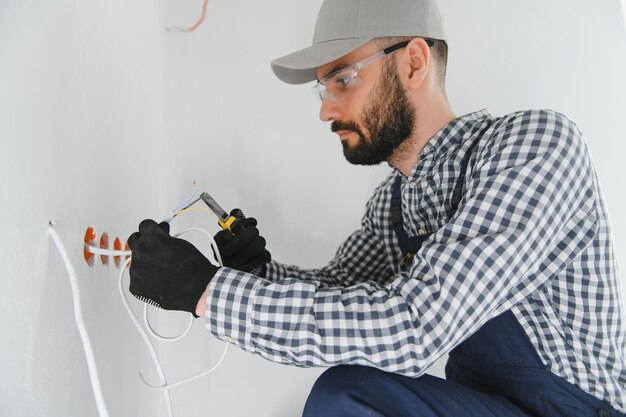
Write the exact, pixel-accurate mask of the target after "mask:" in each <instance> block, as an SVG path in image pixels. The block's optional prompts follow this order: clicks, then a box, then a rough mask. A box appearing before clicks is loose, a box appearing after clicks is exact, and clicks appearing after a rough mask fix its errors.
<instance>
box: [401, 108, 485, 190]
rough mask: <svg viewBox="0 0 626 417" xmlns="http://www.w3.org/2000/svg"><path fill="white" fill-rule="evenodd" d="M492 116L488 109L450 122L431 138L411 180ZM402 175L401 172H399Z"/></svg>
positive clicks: (413, 171)
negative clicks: (481, 122)
mask: <svg viewBox="0 0 626 417" xmlns="http://www.w3.org/2000/svg"><path fill="white" fill-rule="evenodd" d="M490 117H491V114H490V113H489V112H488V111H487V109H482V110H478V111H475V112H472V113H468V114H465V115H463V116H459V117H457V118H456V119H454V120H452V121H450V122H449V123H448V124H446V125H445V126H444V127H443V128H441V130H439V131H438V132H437V133H435V135H434V136H433V137H431V138H430V139H429V140H428V142H427V143H426V145H425V146H424V148H423V149H422V151H421V152H420V154H419V156H418V157H417V162H416V163H415V165H414V166H413V169H412V170H411V173H410V174H409V178H412V177H415V176H416V175H419V174H418V172H420V171H421V170H420V167H422V166H424V165H430V164H426V162H427V161H432V160H436V159H437V158H439V157H440V156H441V155H444V154H446V153H447V152H448V151H449V150H450V149H451V148H455V147H457V146H458V144H459V143H460V142H461V141H462V140H463V137H464V136H465V134H466V133H467V132H469V131H471V129H472V128H473V127H474V126H475V125H476V122H477V121H479V120H484V119H486V118H490ZM397 172H398V173H400V171H397Z"/></svg>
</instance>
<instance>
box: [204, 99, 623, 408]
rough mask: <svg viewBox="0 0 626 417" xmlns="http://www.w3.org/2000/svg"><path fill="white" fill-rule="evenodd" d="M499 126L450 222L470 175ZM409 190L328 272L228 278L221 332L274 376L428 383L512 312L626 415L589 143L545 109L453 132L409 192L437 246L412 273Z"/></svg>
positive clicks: (374, 204)
mask: <svg viewBox="0 0 626 417" xmlns="http://www.w3.org/2000/svg"><path fill="white" fill-rule="evenodd" d="M488 123H490V126H489V128H488V129H487V130H486V131H485V133H484V135H483V136H482V137H481V138H480V139H479V141H478V143H477V145H476V147H475V148H474V149H473V151H472V154H471V157H470V159H469V165H468V167H467V173H466V176H465V180H464V181H465V182H464V188H463V190H464V192H463V197H462V200H461V202H460V204H459V207H458V210H456V212H455V213H454V214H453V215H452V216H451V218H447V216H448V215H447V212H448V210H447V208H448V207H449V204H450V198H451V195H452V190H453V188H454V185H455V183H456V180H457V178H458V177H459V176H460V175H461V173H460V170H461V168H460V165H461V163H460V161H461V160H462V159H463V157H464V155H465V153H467V152H468V149H469V147H470V144H471V143H472V141H473V139H475V137H476V135H478V132H480V131H481V130H483V127H485V126H487V124H488ZM399 175H401V174H400V173H399V172H397V171H395V170H393V171H392V172H391V173H390V175H389V176H388V177H387V179H386V180H385V181H383V182H382V184H381V185H379V186H378V187H377V188H376V190H375V192H374V195H373V196H372V198H371V199H370V200H369V202H368V203H367V205H366V211H365V214H364V216H363V218H362V222H361V228H360V229H359V230H357V231H355V232H354V233H353V234H352V235H350V236H349V237H348V238H347V240H346V241H345V242H344V243H343V244H342V245H341V246H340V247H339V249H338V251H337V253H336V255H335V257H334V259H332V260H331V261H330V263H329V264H328V265H327V266H325V267H323V268H321V269H302V268H298V267H296V266H290V265H284V264H281V263H278V262H276V261H272V262H271V263H270V264H268V265H267V271H266V277H265V278H261V277H258V276H255V275H252V274H248V273H244V272H240V271H236V270H233V269H229V268H222V269H220V270H219V271H218V273H217V274H216V275H215V277H214V278H213V279H212V281H211V283H210V284H209V296H208V299H207V304H206V317H207V319H206V324H207V328H208V330H209V331H210V332H211V333H212V334H213V335H215V336H216V337H218V338H220V339H222V340H226V341H229V342H230V343H233V344H236V345H237V346H239V347H240V348H242V349H244V350H246V351H249V352H253V353H257V354H259V355H261V356H263V357H265V358H267V359H269V360H272V361H275V362H280V363H285V364H292V365H297V366H332V365H339V364H352V365H367V366H374V367H377V368H380V369H382V370H385V371H389V372H395V373H399V374H403V375H407V376H412V377H416V376H419V375H421V374H423V373H424V372H425V371H426V370H427V368H428V367H429V366H430V365H432V364H433V363H434V362H435V361H436V360H437V359H439V358H441V357H442V356H443V355H445V354H446V353H448V352H449V351H450V350H452V349H453V348H454V347H455V346H457V345H458V344H459V343H461V342H462V341H463V340H465V339H466V338H467V337H469V336H470V335H471V334H472V333H473V332H474V331H476V330H477V329H478V328H480V327H481V326H482V325H483V324H484V323H485V322H487V321H488V320H489V319H491V318H493V317H496V316H498V315H499V314H501V313H503V312H505V311H507V310H512V312H513V313H514V315H515V317H516V318H517V320H518V321H519V322H520V323H521V325H522V327H523V329H524V330H525V332H526V334H527V335H528V338H529V339H530V341H531V343H532V345H533V346H534V348H535V349H536V351H537V353H538V354H539V356H540V358H541V359H542V361H543V363H544V364H545V366H546V368H547V369H549V370H550V371H552V372H553V373H554V374H556V375H559V376H561V377H563V378H565V379H566V380H567V381H569V382H571V383H573V384H575V385H577V386H579V387H580V388H582V389H583V390H584V391H586V392H588V393H590V394H591V395H593V396H595V397H597V398H599V399H602V400H605V401H607V402H609V403H611V404H612V405H613V406H614V407H615V408H617V409H618V410H621V411H622V412H626V369H625V361H624V358H625V354H626V338H625V329H624V325H623V316H622V300H621V290H620V283H619V281H620V279H619V273H618V268H617V263H616V260H615V256H614V252H613V247H612V238H611V233H610V229H609V223H608V219H607V212H606V207H605V204H604V202H603V199H602V195H601V191H600V188H599V185H598V179H597V176H596V173H595V169H594V167H593V165H592V162H591V160H590V156H589V153H588V151H587V148H586V145H585V144H584V142H583V140H582V137H581V133H580V131H579V130H578V128H577V127H576V126H575V125H574V124H573V123H572V122H571V121H569V120H568V119H567V118H565V117H564V116H563V115H561V114H558V113H555V112H552V111H545V110H537V111H524V112H517V113H512V114H509V115H506V116H504V117H500V118H494V117H492V116H491V115H490V114H489V113H488V112H487V111H485V110H483V111H480V112H475V113H472V114H468V115H465V116H462V117H459V118H457V119H455V120H453V121H452V122H450V123H448V124H447V125H446V126H445V127H444V128H443V129H442V130H440V131H439V132H438V133H437V134H436V135H435V136H434V137H433V138H431V139H430V141H429V142H428V144H427V145H426V146H425V147H424V149H423V150H422V152H421V153H420V155H419V157H418V160H417V163H416V164H415V165H414V167H413V169H412V172H411V173H410V175H409V176H408V177H406V178H404V177H403V179H402V212H403V218H404V229H405V231H406V232H407V234H408V235H409V236H416V235H425V234H430V236H429V238H428V239H427V240H426V241H425V243H424V244H423V245H422V247H421V249H420V250H419V251H418V253H417V254H416V255H415V257H414V258H413V261H412V264H411V265H410V267H409V268H408V269H406V270H404V269H401V268H400V267H399V263H400V260H401V257H402V255H403V254H402V253H401V250H400V247H399V245H398V243H397V239H396V236H395V235H394V231H393V227H392V224H391V220H390V200H391V187H392V184H393V182H394V180H395V179H396V178H397V176H399Z"/></svg>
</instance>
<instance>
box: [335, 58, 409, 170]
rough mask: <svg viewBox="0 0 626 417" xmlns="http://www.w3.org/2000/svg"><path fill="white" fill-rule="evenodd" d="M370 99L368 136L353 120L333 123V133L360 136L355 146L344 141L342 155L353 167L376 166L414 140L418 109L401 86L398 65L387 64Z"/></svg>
mask: <svg viewBox="0 0 626 417" xmlns="http://www.w3.org/2000/svg"><path fill="white" fill-rule="evenodd" d="M391 62H394V61H391ZM370 97H371V98H370V101H369V103H368V104H367V105H366V106H365V107H364V109H363V113H362V119H363V124H364V125H365V127H366V128H367V131H368V132H369V134H370V136H369V137H368V136H366V135H365V134H364V133H363V131H362V129H361V128H360V127H359V126H358V125H357V124H356V123H355V122H353V121H347V122H341V121H334V122H332V124H331V130H332V131H333V132H337V131H339V130H345V131H351V132H355V133H356V134H357V135H358V136H359V141H358V143H357V144H355V145H354V146H352V147H351V146H350V145H348V143H347V142H342V145H343V154H344V156H345V157H346V159H347V160H348V162H350V163H351V164H355V165H377V164H380V163H381V162H383V161H389V160H390V159H391V158H392V157H397V156H398V155H394V152H396V151H400V149H401V147H400V145H402V144H403V143H405V142H406V141H407V140H408V139H409V138H410V137H411V133H412V132H413V127H414V125H415V109H414V108H413V107H412V106H411V102H410V101H409V98H408V96H407V94H406V91H404V89H403V87H402V84H401V82H400V78H399V77H398V73H397V71H396V69H395V65H394V66H392V65H385V67H384V69H383V73H382V74H381V77H380V81H379V83H378V85H377V86H376V87H375V88H374V91H373V92H372V94H371V95H370Z"/></svg>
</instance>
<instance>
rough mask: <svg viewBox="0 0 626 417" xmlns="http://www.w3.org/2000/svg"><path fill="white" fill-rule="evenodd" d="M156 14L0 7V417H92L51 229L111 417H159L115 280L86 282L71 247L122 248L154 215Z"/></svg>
mask: <svg viewBox="0 0 626 417" xmlns="http://www.w3.org/2000/svg"><path fill="white" fill-rule="evenodd" d="M161 11H162V10H161V5H160V4H159V2H154V1H149V0H139V1H132V2H128V1H123V0H109V1H106V2H103V1H98V0H80V1H76V0H59V1H36V0H27V1H23V0H0V187H1V190H2V203H1V204H0V213H1V216H0V218H1V219H2V226H0V230H1V232H0V265H1V268H2V269H1V270H2V272H0V329H1V331H0V374H1V375H2V378H0V415H1V416H3V417H34V416H46V417H88V416H96V415H97V411H96V406H95V401H94V398H93V394H92V391H91V387H90V384H89V375H88V372H87V366H86V361H85V355H84V353H83V347H82V344H81V341H80V338H79V335H78V331H77V329H76V326H75V324H74V316H73V314H74V313H73V308H72V295H71V291H70V285H69V281H68V276H67V273H66V271H65V267H64V265H63V263H62V261H61V257H60V256H59V253H58V252H57V249H56V247H55V246H54V244H53V242H52V240H51V239H50V238H49V237H48V233H47V228H48V221H50V220H53V221H55V222H56V223H57V230H58V231H59V233H60V235H61V237H62V239H63V240H64V241H65V243H66V245H67V247H68V250H69V251H70V254H71V255H73V261H74V265H75V266H76V268H77V273H78V277H79V280H80V286H81V289H82V300H83V304H84V308H83V314H84V320H85V321H86V323H87V327H88V331H89V334H90V335H91V338H92V342H93V345H94V350H95V356H96V359H97V361H98V364H99V371H100V377H101V380H102V387H103V394H104V398H105V400H106V402H107V406H108V409H109V412H110V415H111V416H115V417H117V416H120V417H122V416H124V417H125V416H154V415H158V413H159V412H161V410H162V409H163V407H162V405H161V404H160V403H159V401H160V397H157V395H156V394H154V393H152V392H149V391H147V390H146V389H145V388H143V385H142V384H141V382H140V380H139V379H138V377H137V372H138V371H140V370H143V371H144V372H145V373H146V374H147V375H148V376H150V377H153V372H151V370H152V368H151V367H150V366H149V364H147V351H146V350H145V348H144V347H143V345H142V343H141V340H140V339H139V336H138V335H137V333H136V332H135V330H134V328H133V327H132V324H131V322H130V320H129V319H128V317H127V316H126V312H125V311H124V309H123V306H122V303H121V302H120V299H119V296H118V295H117V281H116V278H117V273H116V272H115V271H116V270H115V269H114V268H113V267H111V266H109V267H108V268H106V267H102V266H97V267H94V268H93V269H89V268H88V267H87V266H86V264H85V262H84V261H83V260H82V247H79V241H81V240H82V236H83V234H84V232H85V229H86V227H87V225H88V224H89V225H93V226H94V227H96V229H97V231H98V232H100V233H101V232H103V231H108V232H109V234H110V235H111V236H112V238H114V237H115V236H120V237H121V238H125V237H127V236H128V235H129V234H130V232H132V231H133V229H134V228H136V225H137V221H138V220H140V219H141V218H142V217H141V216H147V215H151V216H156V215H158V214H159V212H160V210H159V209H158V204H159V197H160V189H161V188H160V183H161V181H160V180H159V178H160V176H161V172H162V171H161V161H160V159H161V149H162V143H163V139H162V128H161V114H162V44H163V43H162V36H163V31H162V22H161ZM77 217H78V219H79V221H80V226H79V225H78V223H77V221H76V218H77ZM111 243H112V242H111ZM137 304H139V303H137Z"/></svg>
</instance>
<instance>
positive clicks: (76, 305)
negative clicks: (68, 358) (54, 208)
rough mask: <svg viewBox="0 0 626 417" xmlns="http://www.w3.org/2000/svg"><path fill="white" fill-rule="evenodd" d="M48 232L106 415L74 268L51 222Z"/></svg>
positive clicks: (100, 409)
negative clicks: (67, 283) (60, 260)
mask: <svg viewBox="0 0 626 417" xmlns="http://www.w3.org/2000/svg"><path fill="white" fill-rule="evenodd" d="M48 233H49V234H50V237H52V240H54V243H55V244H56V247H57V249H58V250H59V253H60V254H61V258H63V263H65V269H67V274H68V276H69V279H70V285H71V287H72V295H73V298H74V320H75V321H76V327H78V333H79V334H80V338H81V340H82V342H83V348H84V350H85V358H86V359H87V368H88V369H89V379H90V380H91V388H92V390H93V395H94V397H95V398H96V406H97V408H98V413H99V414H100V417H105V416H106V417H108V415H109V412H108V410H107V408H106V404H105V402H104V397H103V396H102V388H101V387H100V378H99V377H98V367H97V366H96V358H95V356H94V354H93V348H92V347H91V340H90V339H89V334H88V333H87V328H86V326H85V322H84V321H83V314H82V312H81V309H80V288H79V287H78V281H77V279H76V270H75V269H74V266H73V265H72V261H71V260H70V257H69V256H68V254H67V250H66V249H65V245H63V242H62V241H61V238H60V237H59V235H58V234H57V232H56V230H54V227H53V226H52V223H50V224H49V226H48Z"/></svg>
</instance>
